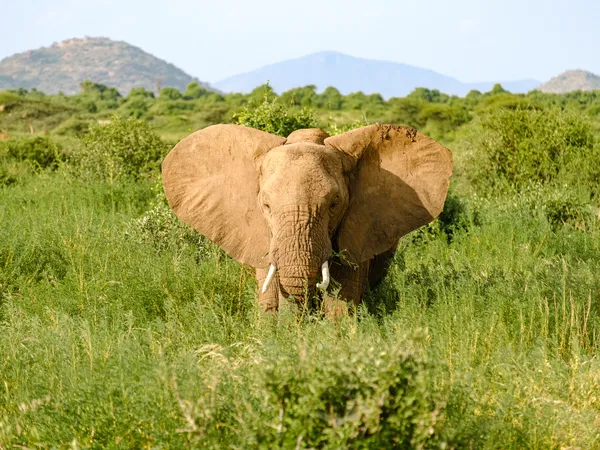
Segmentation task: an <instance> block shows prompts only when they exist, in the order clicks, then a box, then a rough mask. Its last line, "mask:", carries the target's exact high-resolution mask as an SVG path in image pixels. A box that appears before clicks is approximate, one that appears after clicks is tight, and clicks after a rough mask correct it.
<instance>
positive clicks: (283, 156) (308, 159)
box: [264, 144, 341, 172]
mask: <svg viewBox="0 0 600 450" xmlns="http://www.w3.org/2000/svg"><path fill="white" fill-rule="evenodd" d="M338 165H339V166H340V167H341V163H340V161H339V158H336V155H335V152H334V151H332V150H331V149H329V148H327V147H325V146H324V145H311V144H292V145H285V146H282V147H279V148H276V149H274V150H272V151H270V152H269V153H267V155H266V157H265V160H264V168H265V169H267V170H269V171H274V170H288V171H300V172H301V171H306V170H315V169H319V168H321V169H323V170H328V169H332V168H336V167H337V166H338Z"/></svg>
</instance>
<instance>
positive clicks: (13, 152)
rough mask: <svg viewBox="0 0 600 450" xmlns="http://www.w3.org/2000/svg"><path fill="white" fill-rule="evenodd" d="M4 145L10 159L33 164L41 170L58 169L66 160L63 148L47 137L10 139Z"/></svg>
mask: <svg viewBox="0 0 600 450" xmlns="http://www.w3.org/2000/svg"><path fill="white" fill-rule="evenodd" d="M4 145H5V146H6V155H7V156H8V157H9V158H12V159H15V160H17V161H24V162H28V163H31V164H33V165H34V166H35V167H36V168H39V169H47V168H50V169H56V168H57V167H58V165H59V164H60V162H62V161H65V159H66V155H65V153H64V152H63V149H62V147H61V146H60V145H59V144H58V143H57V142H55V141H53V140H52V139H51V138H49V137H47V136H36V137H27V138H22V139H10V140H8V141H6V143H5V144H4Z"/></svg>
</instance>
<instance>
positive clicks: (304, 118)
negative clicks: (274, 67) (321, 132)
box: [233, 94, 317, 137]
mask: <svg viewBox="0 0 600 450" xmlns="http://www.w3.org/2000/svg"><path fill="white" fill-rule="evenodd" d="M233 122H234V123H237V124H239V125H245V126H247V127H252V128H257V129H259V130H262V131H266V132H267V133H272V134H277V135H279V136H283V137H287V136H289V135H290V134H291V133H292V132H293V131H296V130H299V129H302V128H314V127H316V126H317V124H316V119H315V117H314V115H313V113H312V112H311V111H310V110H308V109H306V108H302V109H301V110H300V111H299V112H292V111H291V110H289V109H288V108H286V107H285V106H283V105H282V104H281V103H279V102H278V101H277V99H273V100H269V98H268V95H267V94H265V97H264V100H263V102H262V103H260V104H258V105H257V104H256V103H255V102H251V103H250V104H249V105H248V106H245V107H244V108H243V109H242V111H240V112H239V113H236V114H234V115H233Z"/></svg>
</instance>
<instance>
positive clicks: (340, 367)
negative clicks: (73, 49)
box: [0, 82, 600, 449]
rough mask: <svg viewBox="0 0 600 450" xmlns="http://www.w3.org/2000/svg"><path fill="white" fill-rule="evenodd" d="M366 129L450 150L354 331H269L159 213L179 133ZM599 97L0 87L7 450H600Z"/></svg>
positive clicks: (191, 236)
mask: <svg viewBox="0 0 600 450" xmlns="http://www.w3.org/2000/svg"><path fill="white" fill-rule="evenodd" d="M375 121H379V122H385V123H395V124H399V125H411V126H414V127H416V128H417V129H419V130H421V131H423V132H425V133H426V134H429V135H430V136H432V137H434V138H436V139H438V140H441V141H442V142H443V143H445V144H446V145H447V146H448V147H449V148H450V149H451V150H452V152H453V155H454V176H453V181H452V185H451V192H450V194H449V196H448V199H447V201H446V205H445V209H444V211H443V213H442V214H441V215H440V217H439V218H438V219H437V220H436V221H434V222H433V223H432V224H430V225H429V226H427V227H424V228H422V229H420V230H418V231H415V232H413V233H412V234H410V235H408V236H406V237H405V238H403V240H402V241H401V244H400V246H399V248H398V251H397V253H396V255H395V257H394V263H393V264H392V266H391V269H390V273H389V275H388V276H387V278H386V279H385V280H384V282H383V283H382V285H381V286H380V287H379V288H378V289H377V290H376V291H374V292H369V293H368V296H367V300H366V301H365V303H364V304H363V305H361V307H360V308H358V310H357V311H356V313H355V314H353V315H350V316H348V317H343V318H341V319H339V320H337V321H335V322H334V321H331V320H327V319H323V318H322V317H321V314H320V312H319V311H318V310H317V311H314V310H313V311H301V312H300V313H299V314H294V313H292V312H291V311H287V310H286V311H282V312H280V313H278V314H277V315H263V314H261V313H260V312H259V311H258V308H257V305H256V303H255V290H256V282H255V280H254V278H253V274H252V273H250V271H249V269H248V268H247V267H245V266H241V265H240V264H238V263H236V262H235V261H233V260H231V258H229V257H228V256H227V255H225V254H224V253H223V252H222V251H221V250H220V249H218V248H216V247H215V246H214V245H213V244H212V243H210V242H209V241H207V240H206V239H204V238H203V237H202V236H199V235H198V234H197V233H195V232H194V231H192V230H191V229H189V228H187V227H186V226H184V225H183V224H182V223H180V222H179V221H178V220H177V219H176V218H175V217H174V216H173V214H172V213H171V212H170V210H169V209H168V207H167V205H166V203H165V200H164V196H163V194H162V188H161V184H160V172H159V167H160V161H161V159H162V158H163V157H164V155H165V154H166V153H167V152H168V150H169V149H170V148H171V147H172V145H173V144H174V143H175V142H176V141H177V140H178V139H180V138H182V137H183V136H185V135H187V134H189V133H190V132H192V131H194V130H196V129H199V128H202V127H205V126H208V125H211V124H215V123H224V122H233V123H240V124H244V125H248V126H252V127H256V128H259V129H263V130H266V131H269V132H271V133H275V134H280V135H287V134H289V133H290V132H291V131H293V130H295V129H297V128H303V127H311V126H319V127H322V128H324V129H326V130H327V131H328V132H329V133H330V134H336V133H340V132H343V131H346V130H349V129H351V128H355V127H358V126H361V125H364V124H368V123H372V122H375ZM599 132H600V91H596V92H573V93H570V94H562V95H555V94H542V93H540V92H536V91H533V92H531V93H529V94H526V95H515V94H511V93H509V92H506V91H504V90H503V89H502V87H501V86H496V87H494V89H493V90H492V91H491V92H487V93H480V92H475V91H473V92H471V93H469V94H468V95H467V96H466V97H464V98H459V97H452V96H448V95H445V94H443V93H440V92H438V91H435V90H428V89H417V90H415V91H414V92H412V93H411V94H410V95H408V96H407V97H405V98H392V99H388V100H384V99H383V98H382V97H381V96H379V95H376V94H374V95H365V94H363V93H360V92H359V93H353V94H350V95H341V94H340V93H339V91H337V90H336V89H335V88H333V87H330V88H327V89H326V90H325V91H323V92H322V93H317V92H316V89H315V88H314V87H313V86H307V87H303V88H298V89H294V90H292V91H288V92H284V93H282V94H281V95H276V94H275V93H274V92H272V90H270V89H269V87H268V86H261V87H259V88H257V89H256V90H255V91H254V92H252V93H251V94H248V95H242V94H227V95H221V94H218V93H214V92H211V91H207V90H206V89H204V88H202V87H201V86H199V85H198V84H195V83H192V84H190V85H189V86H188V87H187V89H186V90H185V91H184V92H180V91H178V90H176V89H171V88H165V89H162V90H161V91H160V93H159V95H155V94H154V93H153V92H150V91H147V90H144V89H134V90H132V91H131V92H130V94H129V95H127V96H126V97H125V96H122V95H120V94H119V92H117V91H116V90H115V89H112V88H108V87H106V86H103V85H99V84H94V83H91V82H85V83H83V84H82V91H81V93H79V94H77V95H73V96H64V95H54V96H47V95H44V94H42V93H40V92H37V91H35V90H32V91H26V90H23V89H21V90H15V91H3V92H0V138H1V139H2V140H0V223H1V224H2V226H1V227H0V449H8V448H73V449H75V448H330V449H334V448H335V449H337V448H373V449H375V448H377V449H379V448H447V449H448V448H457V449H459V448H482V449H508V448H515V449H517V448H518V449H520V448H532V449H549V448H555V449H562V448H581V449H593V448H600V360H599V359H598V355H599V352H600V277H599V276H598V273H600V209H599V206H600V185H599V180H600V140H599V139H598V138H599Z"/></svg>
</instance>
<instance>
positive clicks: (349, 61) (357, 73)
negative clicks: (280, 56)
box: [214, 52, 540, 98]
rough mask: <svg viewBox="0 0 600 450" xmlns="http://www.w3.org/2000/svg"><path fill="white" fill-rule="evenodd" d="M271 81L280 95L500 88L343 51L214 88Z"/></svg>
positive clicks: (517, 85) (247, 87) (518, 85)
mask: <svg viewBox="0 0 600 450" xmlns="http://www.w3.org/2000/svg"><path fill="white" fill-rule="evenodd" d="M267 80H268V81H269V84H270V86H271V87H272V88H273V89H274V90H275V92H278V93H281V92H283V91H286V90H288V89H291V88H295V87H300V86H306V85H311V84H314V85H316V86H317V89H318V90H319V91H321V90H323V89H325V88H326V87H327V86H335V87H336V88H337V89H338V90H339V91H340V92H341V93H342V94H349V93H350V92H356V91H363V92H364V93H365V94H371V93H376V92H378V93H380V94H381V95H382V96H383V97H385V98H389V97H402V96H405V95H407V94H409V93H410V92H411V91H412V90H413V89H414V88H416V87H426V88H430V89H439V90H440V91H441V92H444V93H446V94H454V95H461V96H462V95H465V94H467V93H468V92H469V91H470V90H471V89H477V90H479V91H489V90H490V89H491V88H492V86H493V85H494V84H495V82H489V83H463V82H461V81H459V80H457V79H456V78H452V77H449V76H446V75H442V74H439V73H437V72H434V71H433V70H428V69H422V68H419V67H414V66H410V65H408V64H401V63H396V62H390V61H379V60H373V59H363V58H356V57H353V56H349V55H345V54H343V53H338V52H319V53H313V54H311V55H307V56H303V57H301V58H296V59H289V60H286V61H282V62H279V63H276V64H270V65H268V66H264V67H262V68H260V69H257V70H254V71H252V72H248V73H244V74H240V75H235V76H232V77H229V78H226V79H224V80H222V81H219V82H217V83H214V85H215V86H216V87H217V88H218V89H220V90H222V91H225V92H250V91H251V90H252V89H254V88H255V87H257V86H260V85H262V84H264V83H266V82H267ZM500 83H501V84H502V87H504V88H505V89H507V90H509V91H511V92H527V91H529V90H532V89H534V88H535V87H536V86H538V85H539V84H540V82H539V81H536V80H531V79H528V80H519V81H512V82H500Z"/></svg>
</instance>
